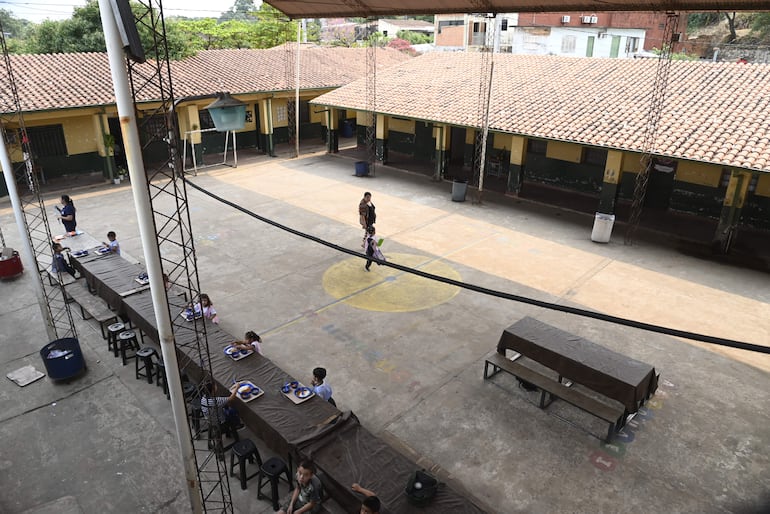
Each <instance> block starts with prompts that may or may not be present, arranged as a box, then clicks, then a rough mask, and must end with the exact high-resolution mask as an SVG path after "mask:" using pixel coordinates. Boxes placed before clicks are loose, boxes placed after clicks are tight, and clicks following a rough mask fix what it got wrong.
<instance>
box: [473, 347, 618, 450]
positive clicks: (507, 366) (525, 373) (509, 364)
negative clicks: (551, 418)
mask: <svg viewBox="0 0 770 514" xmlns="http://www.w3.org/2000/svg"><path fill="white" fill-rule="evenodd" d="M490 368H492V372H491V373H490ZM501 370H502V371H505V372H506V373H510V374H511V375H513V376H515V377H518V378H520V379H521V380H524V381H526V382H529V383H531V384H533V385H535V386H536V387H537V388H538V389H539V390H540V405H539V407H540V408H541V409H544V408H545V407H547V406H548V405H550V404H551V402H553V400H554V399H555V398H561V399H562V400H564V401H565V402H567V403H569V404H571V405H574V406H575V407H577V408H579V409H581V410H583V411H585V412H588V413H589V414H592V415H594V416H596V417H597V418H599V419H601V420H603V421H606V422H607V423H609V428H608V430H607V438H606V441H607V442H610V440H611V439H612V436H613V434H614V433H615V432H617V430H618V429H619V428H620V427H621V426H622V422H623V415H624V414H625V407H623V405H622V404H621V403H620V402H617V401H615V400H609V399H608V400H607V402H606V403H605V402H602V401H599V400H597V399H595V398H592V397H590V396H587V395H585V394H583V393H581V392H580V391H577V390H575V389H574V388H571V387H567V386H566V385H564V384H563V383H561V382H559V381H557V380H554V379H553V378H551V377H547V376H545V375H543V374H541V373H539V372H537V371H535V370H533V369H532V368H529V367H527V366H525V365H524V364H522V363H520V362H515V361H512V360H510V359H508V358H506V357H505V356H504V355H501V354H499V353H497V352H493V353H491V354H489V355H488V356H487V357H486V361H485V362H484V379H485V380H486V379H488V378H491V377H492V376H494V375H495V374H497V373H498V372H500V371H501ZM546 395H548V396H549V398H548V402H547V403H546Z"/></svg>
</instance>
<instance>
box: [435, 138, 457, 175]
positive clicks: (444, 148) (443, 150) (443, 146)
mask: <svg viewBox="0 0 770 514" xmlns="http://www.w3.org/2000/svg"><path fill="white" fill-rule="evenodd" d="M451 136H452V129H451V128H450V127H448V126H447V125H434V126H433V137H434V138H435V139H436V167H435V172H434V174H433V179H434V180H441V179H443V178H444V175H446V172H447V168H448V166H449V145H450V141H451Z"/></svg>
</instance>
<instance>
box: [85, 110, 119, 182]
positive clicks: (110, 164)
mask: <svg viewBox="0 0 770 514" xmlns="http://www.w3.org/2000/svg"><path fill="white" fill-rule="evenodd" d="M91 120H92V121H93V127H94V137H95V139H96V150H97V152H98V154H99V157H100V158H101V161H102V176H103V177H104V178H105V179H107V180H110V181H112V180H113V179H114V178H115V177H116V176H117V173H116V166H115V143H117V141H116V140H115V135H114V134H110V124H109V122H108V121H107V115H106V114H102V113H100V114H94V115H93V116H91Z"/></svg>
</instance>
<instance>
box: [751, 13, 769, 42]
mask: <svg viewBox="0 0 770 514" xmlns="http://www.w3.org/2000/svg"><path fill="white" fill-rule="evenodd" d="M751 30H752V31H753V32H756V33H757V35H758V36H759V37H761V38H765V37H767V36H769V35H770V12H762V13H757V14H756V15H755V16H754V20H753V21H752V23H751Z"/></svg>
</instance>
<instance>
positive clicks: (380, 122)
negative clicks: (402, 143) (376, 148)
mask: <svg viewBox="0 0 770 514" xmlns="http://www.w3.org/2000/svg"><path fill="white" fill-rule="evenodd" d="M375 131H376V134H375V137H376V138H377V139H388V134H389V133H390V118H389V117H388V116H385V115H384V114H378V115H377V126H376V127H375Z"/></svg>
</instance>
